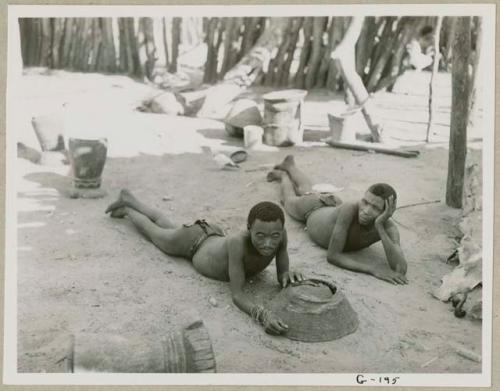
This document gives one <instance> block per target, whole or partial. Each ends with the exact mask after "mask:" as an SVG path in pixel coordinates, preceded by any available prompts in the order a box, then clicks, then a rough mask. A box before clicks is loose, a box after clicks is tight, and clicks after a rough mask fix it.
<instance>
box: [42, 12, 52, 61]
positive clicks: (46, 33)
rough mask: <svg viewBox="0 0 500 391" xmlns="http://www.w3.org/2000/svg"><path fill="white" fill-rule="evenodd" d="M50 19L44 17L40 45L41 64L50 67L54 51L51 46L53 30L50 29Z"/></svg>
mask: <svg viewBox="0 0 500 391" xmlns="http://www.w3.org/2000/svg"><path fill="white" fill-rule="evenodd" d="M50 30H51V29H50V19H49V18H42V44H41V47H40V53H41V56H40V58H41V61H40V65H41V66H43V67H50V65H51V58H52V53H51V46H50V41H51V39H50V36H51V31H50Z"/></svg>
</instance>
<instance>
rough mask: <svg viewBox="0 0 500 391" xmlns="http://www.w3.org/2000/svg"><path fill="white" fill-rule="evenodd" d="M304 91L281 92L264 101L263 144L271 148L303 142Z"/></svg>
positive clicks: (264, 97) (269, 96)
mask: <svg viewBox="0 0 500 391" xmlns="http://www.w3.org/2000/svg"><path fill="white" fill-rule="evenodd" d="M306 95H307V91H305V90H298V89H293V90H281V91H274V92H270V93H268V94H265V95H263V96H262V98H263V99H264V143H265V144H267V145H273V146H281V147H282V146H289V145H294V144H299V143H301V142H302V140H303V135H304V128H303V124H302V108H303V103H304V98H305V96H306Z"/></svg>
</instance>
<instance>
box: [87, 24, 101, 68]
mask: <svg viewBox="0 0 500 391" xmlns="http://www.w3.org/2000/svg"><path fill="white" fill-rule="evenodd" d="M101 41H102V34H101V27H100V26H99V18H92V43H93V46H92V53H91V57H90V65H89V69H90V70H91V71H93V72H95V71H97V64H98V61H99V57H100V56H101V54H102V53H101Z"/></svg>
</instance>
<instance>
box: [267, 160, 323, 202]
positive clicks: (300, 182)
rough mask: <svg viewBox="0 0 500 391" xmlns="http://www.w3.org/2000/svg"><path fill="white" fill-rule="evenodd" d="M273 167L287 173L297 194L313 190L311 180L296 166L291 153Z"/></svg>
mask: <svg viewBox="0 0 500 391" xmlns="http://www.w3.org/2000/svg"><path fill="white" fill-rule="evenodd" d="M274 168H275V169H278V170H283V171H285V172H287V173H288V175H289V176H290V179H291V180H292V183H293V185H294V188H295V193H296V194H297V195H299V196H300V195H304V194H308V193H311V192H312V191H313V188H312V182H311V180H310V179H309V177H308V176H307V175H306V174H305V173H304V172H303V171H301V170H300V169H299V168H298V167H297V166H296V164H295V159H294V157H293V155H288V156H286V157H285V159H284V160H283V162H281V163H280V164H278V165H276V166H275V167H274Z"/></svg>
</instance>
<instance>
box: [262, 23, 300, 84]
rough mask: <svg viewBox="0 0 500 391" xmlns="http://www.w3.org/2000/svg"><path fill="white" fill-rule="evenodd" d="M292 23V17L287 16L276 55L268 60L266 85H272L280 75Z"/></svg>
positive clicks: (288, 43)
mask: <svg viewBox="0 0 500 391" xmlns="http://www.w3.org/2000/svg"><path fill="white" fill-rule="evenodd" d="M292 24H293V18H288V21H287V24H286V27H285V33H284V34H283V35H284V38H283V40H282V41H281V44H280V46H279V49H278V52H277V53H276V56H274V58H273V59H271V61H270V62H269V66H268V68H267V74H266V75H265V77H264V84H265V85H267V86H272V85H274V84H275V82H276V80H277V79H278V78H279V76H280V75H281V70H282V69H281V67H282V66H283V61H284V57H285V54H286V52H287V50H288V46H289V45H290V39H291V36H290V35H291V29H292Z"/></svg>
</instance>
